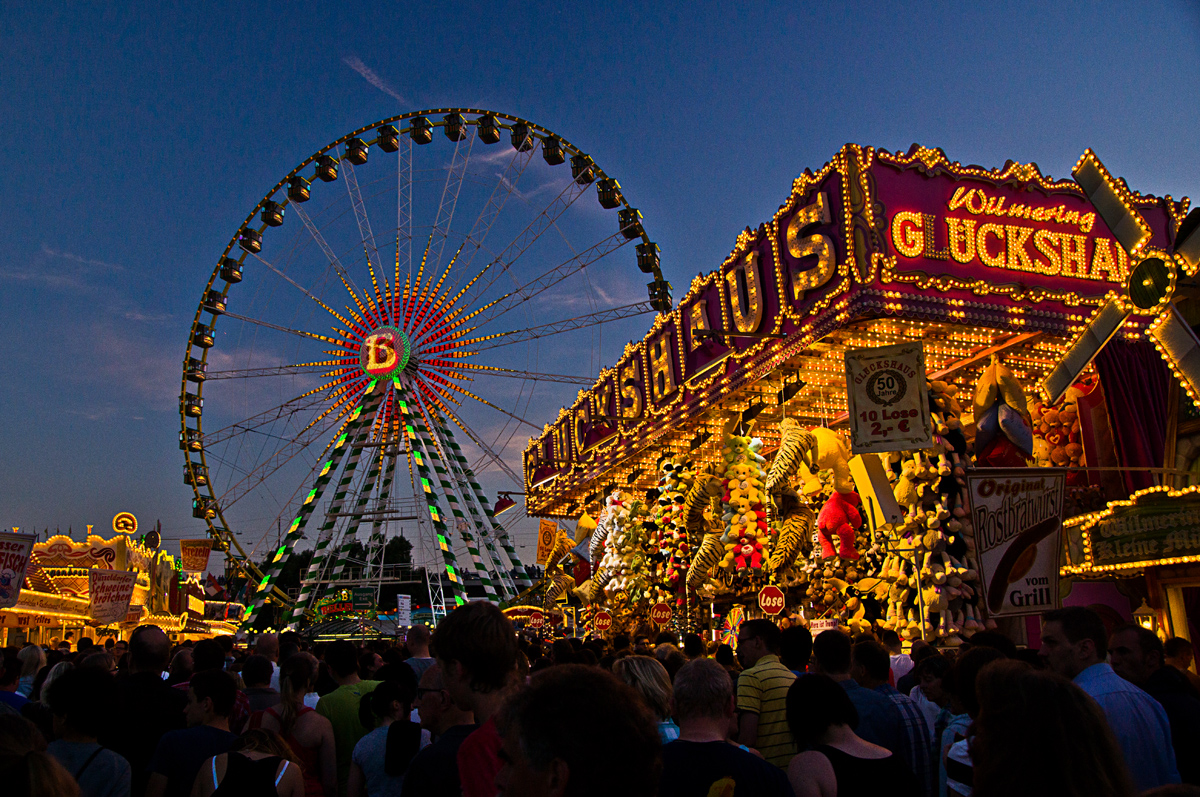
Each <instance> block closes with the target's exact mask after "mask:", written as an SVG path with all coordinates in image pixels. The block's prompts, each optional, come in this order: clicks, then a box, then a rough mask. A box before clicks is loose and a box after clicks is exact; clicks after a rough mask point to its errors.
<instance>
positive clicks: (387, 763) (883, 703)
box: [0, 602, 1200, 797]
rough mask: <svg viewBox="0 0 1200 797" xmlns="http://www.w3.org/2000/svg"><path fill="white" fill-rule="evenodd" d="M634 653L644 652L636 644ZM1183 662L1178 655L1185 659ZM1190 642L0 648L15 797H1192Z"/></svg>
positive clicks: (464, 615)
mask: <svg viewBox="0 0 1200 797" xmlns="http://www.w3.org/2000/svg"><path fill="white" fill-rule="evenodd" d="M652 636H653V639H652V638H651V637H652ZM1184 646H1186V648H1187V649H1186V650H1183V647H1184ZM1190 654H1191V646H1190V643H1187V642H1186V641H1184V640H1169V641H1167V642H1166V643H1164V642H1163V640H1161V639H1160V638H1159V637H1158V636H1157V635H1156V634H1154V633H1153V632H1152V631H1149V630H1147V629H1145V628H1142V627H1141V626H1138V625H1128V626H1122V627H1119V628H1116V629H1112V630H1109V629H1106V627H1105V625H1104V623H1103V622H1102V621H1101V619H1100V617H1099V616H1098V615H1096V614H1095V613H1094V612H1092V611H1090V610H1088V609H1084V608H1077V607H1073V608H1066V609H1061V610H1057V611H1053V612H1049V613H1048V614H1046V615H1045V616H1044V617H1043V624H1042V628H1041V646H1040V648H1039V649H1037V650H1031V649H1018V647H1017V646H1016V645H1015V644H1014V643H1013V642H1012V641H1011V640H1010V639H1009V638H1007V637H1006V636H1004V635H1002V634H1000V633H997V632H995V631H981V632H979V633H976V634H975V635H973V636H971V637H969V638H968V639H967V641H966V643H965V644H964V645H963V646H961V647H959V648H954V649H943V650H938V649H935V648H934V647H932V646H930V645H927V644H925V643H923V642H918V643H915V644H913V645H912V646H911V648H910V650H909V652H904V650H903V647H902V645H901V642H900V640H899V638H898V637H897V636H896V635H895V634H894V633H891V632H887V631H885V632H882V633H881V634H880V635H879V636H878V637H876V636H874V635H871V634H865V635H861V636H858V637H855V638H853V639H852V638H851V637H850V636H848V635H846V634H844V633H842V632H840V631H836V630H834V631H825V632H823V633H821V634H819V635H818V636H817V637H816V638H815V639H814V638H813V637H812V636H811V634H810V633H809V632H808V631H807V630H806V629H805V628H803V627H800V626H793V627H789V628H787V629H784V630H781V629H780V628H779V627H778V626H776V625H775V623H773V622H772V621H770V620H766V619H756V620H748V621H746V622H744V623H742V625H741V627H740V631H739V633H738V635H737V640H736V653H735V652H734V649H733V646H731V645H716V644H713V643H709V642H706V641H705V640H704V639H702V638H701V637H700V636H698V635H696V634H687V635H685V636H684V637H683V638H682V639H679V638H678V637H677V636H675V635H674V634H672V633H670V632H663V633H658V634H656V635H652V634H651V633H646V634H644V635H643V634H635V635H632V636H630V635H625V634H616V635H614V636H613V637H612V638H611V640H603V639H589V640H586V641H585V640H581V639H575V638H570V639H557V640H553V641H548V640H544V639H540V638H538V637H537V636H535V635H533V634H530V633H517V632H516V631H515V630H514V628H513V626H512V624H511V623H510V622H509V620H508V619H507V618H506V617H505V615H504V614H503V613H502V612H501V611H500V609H499V608H498V607H496V606H495V605H493V604H490V603H486V602H477V603H469V604H467V605H465V606H461V607H459V608H457V609H455V610H454V611H453V612H451V613H450V615H448V616H447V617H446V618H445V619H443V620H442V622H441V623H440V624H439V625H438V626H437V628H436V630H434V631H433V632H432V633H431V632H430V630H429V629H428V628H425V627H423V626H418V627H414V628H412V629H410V630H409V631H408V633H407V636H406V638H405V639H403V640H401V641H398V642H396V643H393V642H390V641H385V640H376V641H370V642H366V643H362V642H359V643H356V642H353V641H350V640H346V639H340V640H336V641H333V642H328V643H325V642H317V643H312V644H310V643H308V642H306V641H305V640H303V639H302V638H301V637H300V635H298V634H296V633H293V632H287V633H283V634H280V635H278V636H276V635H274V634H262V635H259V636H258V637H257V638H256V640H255V642H254V644H253V646H252V647H251V648H250V649H243V648H241V647H239V646H237V645H235V644H234V640H233V639H232V638H217V639H208V640H203V641H198V642H195V643H194V644H193V643H184V644H182V645H172V643H171V641H170V639H169V638H168V636H167V635H166V634H165V633H164V632H163V631H162V630H161V629H159V628H158V627H156V626H150V625H146V626H141V627H139V628H138V629H137V630H136V631H135V632H134V633H133V635H132V636H131V638H130V640H129V642H128V644H125V643H121V646H120V647H118V646H117V645H116V644H115V643H114V644H110V645H107V646H106V647H105V648H100V647H98V646H95V645H90V644H84V640H81V641H80V643H79V644H78V645H77V647H76V650H74V651H72V650H70V647H69V646H67V647H66V648H62V647H58V648H55V649H53V650H49V651H47V650H43V649H42V648H40V647H38V646H36V645H27V646H25V647H24V648H21V649H20V650H16V649H12V648H9V649H6V650H5V651H4V662H3V665H4V666H3V670H2V675H0V793H2V794H4V795H6V797H7V795H12V796H13V797H25V795H30V797H43V795H45V796H47V797H48V796H50V795H55V796H57V795H68V796H73V795H82V796H84V797H125V796H126V795H133V797H210V795H217V796H218V797H224V796H225V795H243V794H244V795H255V797H262V796H263V795H268V796H269V795H283V796H284V797H301V795H308V796H309V797H312V796H313V795H317V796H318V797H319V796H320V795H325V796H326V797H335V795H336V797H380V796H381V795H389V796H390V795H396V796H399V797H425V796H426V795H429V796H430V797H443V796H444V797H459V795H462V796H463V797H493V796H494V795H497V794H501V795H505V796H506V797H550V796H552V795H562V796H563V797H575V796H578V797H591V795H595V796H596V797H599V796H600V795H604V796H605V797H611V796H612V795H629V797H643V796H644V797H653V796H654V795H660V796H661V797H693V796H694V797H713V796H715V797H740V796H741V795H761V796H762V797H773V796H774V795H779V796H781V797H787V796H788V795H794V797H857V796H858V795H888V797H893V796H894V797H1000V795H1004V796H1005V797H1009V796H1011V795H1014V794H1021V795H1034V797H1040V796H1041V795H1046V796H1047V797H1049V795H1055V796H1056V797H1059V796H1061V795H1067V796H1068V797H1076V796H1078V797H1132V796H1133V795H1136V794H1154V795H1156V797H1168V795H1197V794H1200V692H1197V689H1196V683H1195V681H1194V680H1193V679H1194V677H1195V676H1194V675H1193V674H1192V673H1191V672H1190V671H1188V670H1187V669H1186V668H1187V666H1188V664H1190Z"/></svg>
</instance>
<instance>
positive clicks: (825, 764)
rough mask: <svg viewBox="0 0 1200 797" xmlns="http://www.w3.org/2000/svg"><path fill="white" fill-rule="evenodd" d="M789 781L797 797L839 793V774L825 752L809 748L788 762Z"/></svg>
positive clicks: (818, 796)
mask: <svg viewBox="0 0 1200 797" xmlns="http://www.w3.org/2000/svg"><path fill="white" fill-rule="evenodd" d="M787 776H788V782H789V783H790V784H791V786H792V791H793V792H795V794H796V797H833V795H836V794H837V776H836V775H835V774H834V772H833V764H831V763H829V759H828V758H827V757H826V756H825V754H824V753H818V752H816V751H815V750H809V751H806V752H803V753H800V754H798V755H797V756H796V757H795V758H793V759H792V760H791V762H790V763H789V764H788V771H787Z"/></svg>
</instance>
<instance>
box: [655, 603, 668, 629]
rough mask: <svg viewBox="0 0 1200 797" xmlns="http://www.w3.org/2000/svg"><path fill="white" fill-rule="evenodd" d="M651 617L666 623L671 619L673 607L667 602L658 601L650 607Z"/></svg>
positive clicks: (660, 623) (663, 623)
mask: <svg viewBox="0 0 1200 797" xmlns="http://www.w3.org/2000/svg"><path fill="white" fill-rule="evenodd" d="M650 619H651V620H652V621H654V622H655V623H658V624H659V625H666V624H667V623H669V622H670V621H671V607H670V606H668V605H667V604H665V603H656V604H654V606H653V607H652V608H651V609H650Z"/></svg>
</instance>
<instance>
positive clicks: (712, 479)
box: [683, 470, 725, 589]
mask: <svg viewBox="0 0 1200 797" xmlns="http://www.w3.org/2000/svg"><path fill="white" fill-rule="evenodd" d="M724 489H725V488H724V485H723V484H722V483H721V480H720V479H719V478H717V477H716V476H714V475H713V474H712V473H711V472H710V471H707V470H705V471H702V472H700V473H697V474H696V475H695V477H694V478H693V479H692V486H691V488H689V489H688V492H687V495H686V496H684V499H683V519H684V525H685V527H686V528H687V533H688V538H689V540H690V542H691V543H693V545H694V547H695V549H696V555H695V557H694V558H693V559H692V563H691V565H690V566H689V567H688V572H687V585H688V588H689V589H699V588H700V587H701V586H702V585H703V584H704V582H705V581H706V580H707V579H708V576H709V573H710V572H711V571H712V569H713V568H714V567H716V566H717V565H718V564H720V562H721V558H722V557H723V556H724V555H725V543H723V542H721V537H722V536H723V533H724V531H725V529H724V527H723V526H722V525H721V524H720V523H719V522H717V520H715V519H714V518H713V513H712V504H713V501H714V500H715V499H718V498H720V497H721V495H722V493H723V491H724Z"/></svg>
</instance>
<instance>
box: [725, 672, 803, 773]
mask: <svg viewBox="0 0 1200 797" xmlns="http://www.w3.org/2000/svg"><path fill="white" fill-rule="evenodd" d="M795 680H796V675H795V674H794V673H793V672H792V671H791V670H789V669H788V668H787V667H784V666H783V664H782V663H780V661H779V657H778V656H773V655H767V656H763V657H762V658H761V659H759V660H758V661H757V662H755V663H754V666H753V667H751V668H749V669H747V670H743V671H742V674H741V675H740V676H739V677H738V682H737V708H738V711H748V712H751V713H753V714H757V715H758V742H757V743H756V744H755V745H754V747H755V749H757V750H758V751H759V752H760V753H762V754H763V758H765V759H766V760H767V761H769V762H771V763H772V764H774V765H775V766H777V767H781V768H786V767H787V765H788V762H790V761H791V760H792V757H793V756H794V755H796V742H795V740H793V739H792V732H791V731H790V730H789V729H788V724H787V693H788V689H789V688H790V687H791V685H792V682H793V681H795Z"/></svg>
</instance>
